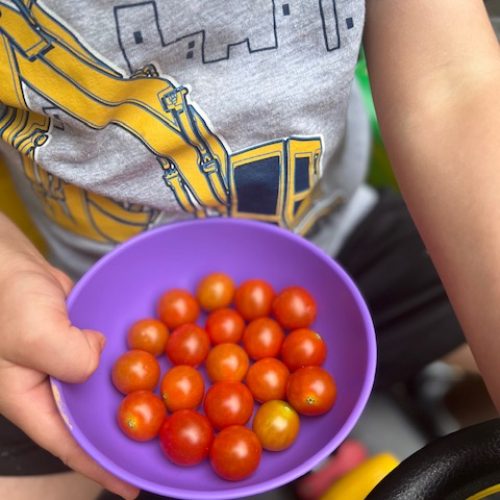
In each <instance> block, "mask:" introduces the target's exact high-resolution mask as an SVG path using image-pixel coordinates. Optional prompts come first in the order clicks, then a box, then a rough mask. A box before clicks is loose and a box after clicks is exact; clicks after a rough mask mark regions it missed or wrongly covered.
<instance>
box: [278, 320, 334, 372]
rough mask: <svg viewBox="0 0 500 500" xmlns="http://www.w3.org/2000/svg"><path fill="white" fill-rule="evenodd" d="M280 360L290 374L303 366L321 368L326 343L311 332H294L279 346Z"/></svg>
mask: <svg viewBox="0 0 500 500" xmlns="http://www.w3.org/2000/svg"><path fill="white" fill-rule="evenodd" d="M281 359H282V360H283V362H284V363H285V365H286V366H288V368H289V370H290V371H292V372H293V371H295V370H297V368H302V367H304V366H321V365H322V364H323V363H324V362H325V359H326V343H325V342H324V341H323V339H322V338H321V336H320V335H319V334H318V333H316V332H314V331H313V330H308V329H307V328H301V329H299V330H294V331H293V332H291V333H290V334H288V335H287V337H286V338H285V340H284V342H283V345H282V346H281Z"/></svg>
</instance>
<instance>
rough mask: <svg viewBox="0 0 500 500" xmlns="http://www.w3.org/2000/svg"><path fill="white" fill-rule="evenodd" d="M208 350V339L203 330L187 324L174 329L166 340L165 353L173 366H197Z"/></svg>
mask: <svg viewBox="0 0 500 500" xmlns="http://www.w3.org/2000/svg"><path fill="white" fill-rule="evenodd" d="M209 350H210V339H209V337H208V334H207V332H206V331H205V330H203V328H200V327H199V326H198V325H194V324H192V323H188V324H187V325H182V326H179V327H178V328H176V329H175V330H174V331H173V332H172V334H171V335H170V337H169V338H168V340H167V347H166V353H167V356H168V357H169V359H170V361H172V363H173V364H174V365H190V366H197V365H199V364H200V363H203V361H204V360H205V358H206V357H207V354H208V351H209Z"/></svg>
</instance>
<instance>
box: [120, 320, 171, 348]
mask: <svg viewBox="0 0 500 500" xmlns="http://www.w3.org/2000/svg"><path fill="white" fill-rule="evenodd" d="M167 339H168V329H167V327H166V325H165V324H164V323H162V322H161V321H158V320H157V319H150V318H146V319H141V320H139V321H136V322H135V323H134V324H133V325H132V326H131V327H130V329H129V331H128V334H127V344H128V347H129V349H140V350H141V351H146V352H149V353H150V354H152V355H153V356H159V355H160V354H163V353H164V352H165V345H166V344H167Z"/></svg>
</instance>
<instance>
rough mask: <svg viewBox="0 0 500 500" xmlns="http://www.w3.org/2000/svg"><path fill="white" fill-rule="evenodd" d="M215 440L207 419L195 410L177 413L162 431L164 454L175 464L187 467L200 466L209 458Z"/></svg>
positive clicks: (165, 424)
mask: <svg viewBox="0 0 500 500" xmlns="http://www.w3.org/2000/svg"><path fill="white" fill-rule="evenodd" d="M213 438H214V431H213V429H212V426H211V425H210V422H209V421H208V419H207V417H205V416H204V415H200V414H199V413H196V412H195V411H193V410H179V411H176V412H175V413H174V414H172V415H171V416H170V417H169V418H168V419H167V420H166V421H165V423H164V425H163V427H162V428H161V430H160V445H161V449H162V450H163V453H165V455H166V456H167V458H168V459H169V460H171V461H172V462H173V463H174V464H177V465H182V466H185V467H188V466H191V465H196V464H199V463H200V462H201V461H202V460H204V459H205V458H206V457H207V456H208V452H209V450H210V446H211V445H212V441H213Z"/></svg>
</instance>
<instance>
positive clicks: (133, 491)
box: [120, 486, 140, 500]
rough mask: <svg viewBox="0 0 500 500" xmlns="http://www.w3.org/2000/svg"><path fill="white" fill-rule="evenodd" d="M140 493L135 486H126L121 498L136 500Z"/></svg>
mask: <svg viewBox="0 0 500 500" xmlns="http://www.w3.org/2000/svg"><path fill="white" fill-rule="evenodd" d="M139 493H140V491H139V490H138V489H137V488H134V487H133V486H125V487H123V488H122V492H121V493H120V496H121V497H122V498H123V500H135V499H136V498H137V497H138V496H139Z"/></svg>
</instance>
